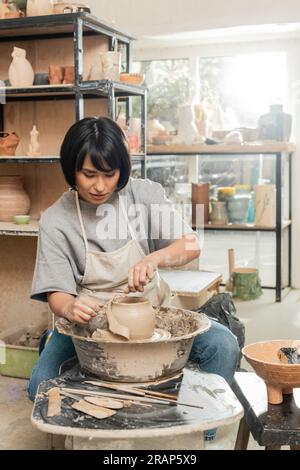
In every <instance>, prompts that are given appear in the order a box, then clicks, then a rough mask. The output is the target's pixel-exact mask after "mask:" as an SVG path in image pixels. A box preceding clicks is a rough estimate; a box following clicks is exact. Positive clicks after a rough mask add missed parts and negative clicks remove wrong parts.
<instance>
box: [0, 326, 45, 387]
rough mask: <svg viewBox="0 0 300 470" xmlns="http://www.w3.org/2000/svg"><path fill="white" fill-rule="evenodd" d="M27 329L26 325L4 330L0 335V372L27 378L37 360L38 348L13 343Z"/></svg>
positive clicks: (9, 375)
mask: <svg viewBox="0 0 300 470" xmlns="http://www.w3.org/2000/svg"><path fill="white" fill-rule="evenodd" d="M26 331H27V328H26V327H23V328H22V327H21V328H20V327H18V328H13V329H10V330H6V331H4V332H2V333H1V335H0V358H1V360H0V374H1V375H5V376H8V377H17V378H22V379H29V378H30V376H31V373H32V370H33V368H34V366H35V364H36V362H37V360H38V357H39V350H38V348H28V347H25V346H16V345H14V343H16V342H17V341H18V339H19V338H20V337H21V336H22V335H23V334H24V333H25V332H26Z"/></svg>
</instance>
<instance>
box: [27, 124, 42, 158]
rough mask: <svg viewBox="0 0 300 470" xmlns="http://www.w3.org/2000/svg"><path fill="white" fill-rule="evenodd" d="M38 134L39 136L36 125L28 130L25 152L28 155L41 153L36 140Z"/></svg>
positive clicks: (33, 155) (34, 155)
mask: <svg viewBox="0 0 300 470" xmlns="http://www.w3.org/2000/svg"><path fill="white" fill-rule="evenodd" d="M38 136H39V132H38V130H37V128H36V126H33V128H32V131H31V132H30V144H29V150H28V153H27V155H28V156H32V157H36V156H39V155H41V152H40V149H41V147H40V144H39V141H38Z"/></svg>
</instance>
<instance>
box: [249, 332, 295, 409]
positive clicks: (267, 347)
mask: <svg viewBox="0 0 300 470" xmlns="http://www.w3.org/2000/svg"><path fill="white" fill-rule="evenodd" d="M280 348H298V350H299V351H300V340H288V339H286V340H274V341H264V342H261V343H253V344H249V345H248V346H245V347H244V348H243V350H242V353H243V355H244V356H245V358H246V360H247V361H248V362H249V364H251V366H252V367H253V369H254V370H255V372H256V373H257V375H259V377H261V378H262V379H263V380H264V381H265V384H266V386H267V392H268V402H269V403H272V404H273V405H278V404H280V403H282V401H283V396H282V395H283V394H290V393H293V388H298V387H300V364H283V363H282V362H280V360H279V358H278V356H277V353H278V351H279V349H280Z"/></svg>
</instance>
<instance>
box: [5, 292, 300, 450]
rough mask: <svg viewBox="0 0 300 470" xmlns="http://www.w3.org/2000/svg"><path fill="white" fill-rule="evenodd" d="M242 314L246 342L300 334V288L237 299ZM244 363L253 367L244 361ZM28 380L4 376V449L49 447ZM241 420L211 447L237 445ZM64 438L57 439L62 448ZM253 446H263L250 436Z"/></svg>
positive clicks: (223, 431)
mask: <svg viewBox="0 0 300 470" xmlns="http://www.w3.org/2000/svg"><path fill="white" fill-rule="evenodd" d="M236 307H237V312H238V316H239V318H240V319H241V320H242V321H243V322H244V324H245V326H246V344H249V343H252V342H256V341H263V340H267V339H296V338H299V337H300V291H299V290H294V291H291V292H290V293H289V294H288V295H287V296H286V297H285V299H284V300H283V302H282V303H278V304H276V303H274V291H265V292H264V295H263V296H262V297H261V298H260V299H259V300H256V301H252V302H236ZM242 367H243V368H245V369H247V370H251V368H250V367H249V366H248V364H247V363H245V362H244V361H243V363H242ZM26 388H27V381H26V380H21V379H13V378H8V377H1V376H0V416H1V424H0V450H4V449H6V450H28V449H31V450H36V449H39V450H44V449H47V436H46V434H44V433H42V432H40V431H38V430H37V429H35V428H34V427H33V426H32V425H31V423H30V415H31V410H32V403H31V402H30V401H29V400H28V398H27V392H26ZM237 428H238V424H237V423H236V424H234V425H232V426H227V427H223V428H220V429H219V430H218V433H217V437H216V439H215V440H214V441H212V442H209V443H206V448H207V449H208V450H217V449H233V448H234V442H235V438H236V434H237ZM63 444H64V439H61V438H59V437H58V438H56V439H55V448H58V449H62V448H63ZM249 449H261V447H259V446H258V445H257V444H256V443H255V442H254V440H253V439H252V438H250V443H249Z"/></svg>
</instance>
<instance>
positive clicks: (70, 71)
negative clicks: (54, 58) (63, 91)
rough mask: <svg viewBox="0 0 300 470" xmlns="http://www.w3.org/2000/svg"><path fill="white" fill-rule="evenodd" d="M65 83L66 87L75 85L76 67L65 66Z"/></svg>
mask: <svg viewBox="0 0 300 470" xmlns="http://www.w3.org/2000/svg"><path fill="white" fill-rule="evenodd" d="M63 83H64V84H65V85H67V84H73V83H75V67H74V65H66V66H65V76H64V81H63Z"/></svg>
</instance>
